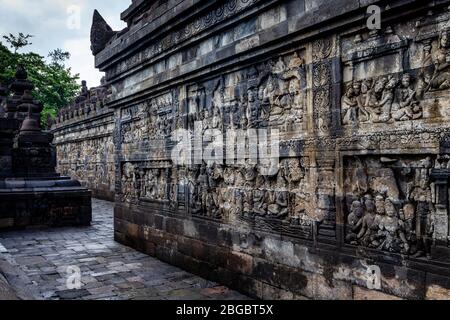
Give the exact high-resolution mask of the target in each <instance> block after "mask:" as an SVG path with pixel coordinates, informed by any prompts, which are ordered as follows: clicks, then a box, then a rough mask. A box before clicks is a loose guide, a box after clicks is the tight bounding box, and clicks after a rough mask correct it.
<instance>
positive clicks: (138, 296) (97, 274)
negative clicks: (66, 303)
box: [0, 199, 248, 300]
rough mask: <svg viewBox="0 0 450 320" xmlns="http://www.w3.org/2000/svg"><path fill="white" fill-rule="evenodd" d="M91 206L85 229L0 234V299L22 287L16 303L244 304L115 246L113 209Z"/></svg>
mask: <svg viewBox="0 0 450 320" xmlns="http://www.w3.org/2000/svg"><path fill="white" fill-rule="evenodd" d="M92 205H93V222H92V225H91V226H90V227H75V228H68V227H66V228H59V229H29V230H21V231H10V232H2V233H0V262H1V261H4V262H5V263H4V264H2V263H0V272H1V271H2V270H4V269H7V270H6V273H8V274H7V276H6V277H5V279H4V280H5V281H4V282H2V280H1V279H2V278H0V299H9V298H10V299H13V298H17V294H16V293H15V292H14V291H12V290H11V285H12V287H17V288H22V289H21V290H22V294H19V297H18V298H19V299H31V298H35V299H51V300H63V299H68V300H78V299H80V300H95V299H98V300H171V299H172V300H178V299H180V300H209V299H214V300H215V299H227V300H228V299H248V298H247V297H246V296H243V295H241V294H239V293H238V292H235V291H232V290H230V289H228V288H226V287H223V286H221V285H219V284H217V283H214V282H210V281H207V280H205V279H202V278H200V277H198V276H195V275H193V274H190V273H188V272H185V271H183V270H181V269H179V268H176V267H174V266H171V265H168V264H166V263H164V262H161V261H159V260H157V259H156V258H153V257H150V256H147V255H145V254H142V253H140V252H137V251H135V250H134V249H131V248H129V247H125V246H123V245H121V244H119V243H117V242H115V241H114V238H113V237H114V236H113V204H112V203H110V202H107V201H101V200H95V199H93V203H92ZM6 261H7V263H6ZM78 272H79V273H78ZM6 279H7V280H8V282H9V284H10V285H6V284H7V282H6ZM11 282H12V283H11ZM2 283H3V286H2ZM7 289H9V291H7ZM23 292H26V293H27V294H24V293H23Z"/></svg>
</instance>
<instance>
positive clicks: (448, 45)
mask: <svg viewBox="0 0 450 320" xmlns="http://www.w3.org/2000/svg"><path fill="white" fill-rule="evenodd" d="M433 64H434V73H433V76H432V78H431V81H430V84H429V88H430V90H431V91H437V90H446V89H449V88H450V40H449V33H448V31H447V30H445V31H442V32H441V34H440V36H439V40H438V49H437V51H436V53H435V55H434V56H433Z"/></svg>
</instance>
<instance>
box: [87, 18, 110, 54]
mask: <svg viewBox="0 0 450 320" xmlns="http://www.w3.org/2000/svg"><path fill="white" fill-rule="evenodd" d="M115 34H116V32H115V31H113V29H112V28H111V27H110V26H109V25H108V23H107V22H106V21H105V19H103V17H102V16H101V15H100V13H99V12H98V11H97V10H95V11H94V16H93V19H92V27H91V51H92V54H93V55H96V54H98V53H99V52H100V51H102V50H103V49H104V48H105V47H106V45H107V44H108V42H109V41H110V40H111V38H112V37H113V36H114V35H115Z"/></svg>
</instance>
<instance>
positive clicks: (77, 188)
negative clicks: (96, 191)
mask: <svg viewBox="0 0 450 320" xmlns="http://www.w3.org/2000/svg"><path fill="white" fill-rule="evenodd" d="M32 89H33V84H32V83H31V82H30V81H28V80H27V73H26V70H25V69H23V68H22V67H19V68H18V69H17V73H16V78H15V80H14V81H13V82H12V84H11V85H10V87H9V91H8V90H6V89H4V87H1V89H0V94H1V95H2V98H1V103H2V104H1V107H0V108H1V109H2V110H3V111H4V112H3V115H2V117H1V118H0V163H1V166H0V229H3V228H22V227H28V226H35V225H49V226H64V225H83V226H84V225H89V224H90V222H91V216H92V215H91V193H90V191H88V190H87V189H85V188H82V187H81V185H80V184H79V182H78V181H76V180H72V179H70V178H69V177H64V176H61V175H59V174H57V173H56V171H55V167H56V150H55V147H54V146H53V145H52V141H53V134H51V133H47V132H43V131H42V130H41V127H40V112H41V111H42V105H41V104H39V103H38V102H37V101H35V100H34V99H33V96H32V95H31V90H32Z"/></svg>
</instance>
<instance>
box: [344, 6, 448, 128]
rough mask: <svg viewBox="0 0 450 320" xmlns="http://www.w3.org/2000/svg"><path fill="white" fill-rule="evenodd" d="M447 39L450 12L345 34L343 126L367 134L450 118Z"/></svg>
mask: <svg viewBox="0 0 450 320" xmlns="http://www.w3.org/2000/svg"><path fill="white" fill-rule="evenodd" d="M437 21H440V23H441V24H442V25H441V27H442V29H437V28H436V26H437V24H438V22H437ZM444 21H447V22H445V23H444ZM448 37H449V26H448V12H446V13H441V14H438V15H435V14H433V13H430V15H429V16H428V17H427V18H426V19H425V18H424V19H422V20H419V21H418V22H416V23H415V24H413V23H412V22H406V23H404V24H400V25H396V26H393V27H392V26H389V27H386V28H385V29H384V30H381V31H379V32H371V33H362V34H359V33H358V34H356V35H355V34H353V35H351V36H348V37H343V40H342V45H341V50H342V60H343V64H344V76H343V77H344V83H345V85H344V89H343V92H342V99H341V122H342V124H343V125H344V126H351V127H361V128H364V131H366V132H367V131H368V130H369V131H376V130H380V129H381V128H388V129H392V130H396V129H403V128H409V126H410V122H411V121H413V122H415V123H427V124H432V123H436V120H443V119H445V118H448V116H449V115H450V114H449V110H448V108H447V105H448V99H449V97H448V90H449V89H450V84H448V83H450V77H449V76H448V69H449V68H448V61H447V60H448V59H447V58H448V57H449V56H450V41H449V40H448ZM446 57H447V58H446ZM386 123H388V124H390V123H396V125H394V126H387V127H385V126H380V125H377V124H386Z"/></svg>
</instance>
